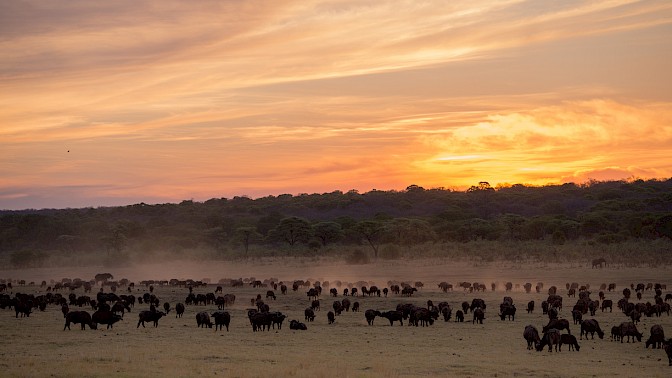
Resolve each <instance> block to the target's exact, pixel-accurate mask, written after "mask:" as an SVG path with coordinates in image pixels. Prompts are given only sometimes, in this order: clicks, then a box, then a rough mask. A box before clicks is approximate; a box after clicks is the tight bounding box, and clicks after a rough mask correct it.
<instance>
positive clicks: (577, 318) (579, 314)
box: [572, 310, 583, 324]
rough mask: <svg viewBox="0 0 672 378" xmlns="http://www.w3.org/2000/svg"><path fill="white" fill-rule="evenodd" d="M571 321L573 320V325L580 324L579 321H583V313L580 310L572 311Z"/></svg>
mask: <svg viewBox="0 0 672 378" xmlns="http://www.w3.org/2000/svg"><path fill="white" fill-rule="evenodd" d="M572 320H574V324H580V323H581V321H582V320H583V313H582V312H581V310H572Z"/></svg>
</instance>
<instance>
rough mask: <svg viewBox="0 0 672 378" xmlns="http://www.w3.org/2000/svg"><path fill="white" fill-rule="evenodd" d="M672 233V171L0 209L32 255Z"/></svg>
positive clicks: (15, 252)
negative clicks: (662, 175)
mask: <svg viewBox="0 0 672 378" xmlns="http://www.w3.org/2000/svg"><path fill="white" fill-rule="evenodd" d="M656 238H672V179H665V180H631V181H591V182H588V183H586V184H581V185H577V184H573V183H568V184H562V185H547V186H540V187H534V186H525V185H520V184H517V185H506V186H500V187H497V188H493V187H491V186H490V185H489V184H488V183H487V182H480V183H478V185H474V186H472V187H470V188H469V189H468V190H466V191H455V190H448V189H443V188H436V189H425V188H423V187H420V186H417V185H411V186H409V187H407V188H406V189H405V190H401V191H394V190H391V191H381V190H372V191H369V192H365V193H359V192H358V191H356V190H350V191H348V192H341V191H334V192H331V193H322V194H299V195H290V194H283V195H279V196H267V197H263V198H258V199H251V198H248V197H245V196H239V197H238V196H237V197H233V198H213V199H210V200H207V201H204V202H197V201H192V200H187V201H182V202H180V203H174V204H171V203H166V204H156V205H148V204H145V203H139V204H134V205H129V206H118V207H98V208H79V209H42V210H21V211H0V256H4V257H5V258H8V259H9V261H10V262H11V263H12V264H13V265H15V266H31V265H36V264H39V261H40V260H42V259H44V258H46V257H48V256H50V255H51V254H59V255H61V256H77V255H79V254H100V255H101V256H108V257H110V256H111V257H112V258H114V257H115V256H120V255H122V254H124V253H126V254H129V253H131V254H144V253H151V252H152V251H172V252H173V253H175V254H180V253H188V252H189V251H190V250H195V249H200V250H203V249H207V250H211V251H213V253H214V254H215V255H216V253H218V252H224V251H228V252H230V253H231V252H232V251H233V253H235V254H238V255H240V256H245V255H246V254H248V253H249V251H250V249H251V248H253V247H254V248H264V249H269V250H279V251H283V253H287V254H290V255H291V254H292V253H293V252H292V251H306V250H310V251H315V252H317V253H319V251H320V250H321V249H322V248H325V247H327V246H341V245H342V246H351V245H358V246H362V247H363V248H366V249H368V250H369V251H370V252H371V253H372V255H373V256H374V257H377V256H378V253H379V250H380V246H381V245H384V244H395V245H398V246H412V245H418V244H424V243H442V242H464V243H468V242H471V241H477V240H493V241H500V240H501V241H523V240H542V241H547V242H548V243H552V244H564V243H565V242H567V241H569V240H578V239H585V240H589V241H591V242H594V243H604V244H611V243H621V242H624V241H627V240H633V239H656Z"/></svg>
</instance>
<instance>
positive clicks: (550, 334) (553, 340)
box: [537, 328, 561, 352]
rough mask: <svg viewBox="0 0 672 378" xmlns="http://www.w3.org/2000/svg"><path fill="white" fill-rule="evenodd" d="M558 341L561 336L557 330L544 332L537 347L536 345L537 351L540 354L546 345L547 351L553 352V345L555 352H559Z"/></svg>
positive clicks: (552, 329)
mask: <svg viewBox="0 0 672 378" xmlns="http://www.w3.org/2000/svg"><path fill="white" fill-rule="evenodd" d="M560 339H561V336H560V331H559V330H557V329H555V328H551V329H548V330H546V332H544V336H543V337H542V338H541V342H540V343H539V345H537V351H538V352H541V351H542V350H544V347H545V346H546V345H548V351H549V352H553V345H555V351H556V352H559V351H560Z"/></svg>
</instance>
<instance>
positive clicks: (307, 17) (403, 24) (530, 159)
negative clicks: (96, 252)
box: [0, 0, 672, 209]
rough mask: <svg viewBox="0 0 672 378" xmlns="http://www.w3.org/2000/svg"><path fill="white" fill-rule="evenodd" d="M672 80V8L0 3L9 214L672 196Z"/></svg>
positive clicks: (0, 166)
mask: <svg viewBox="0 0 672 378" xmlns="http://www.w3.org/2000/svg"><path fill="white" fill-rule="evenodd" d="M671 67H672V2H670V1H641V2H640V1H506V0H496V1H494V0H493V1H479V0H465V1H459V0H458V1H443V0H424V1H423V0H399V1H380V0H334V1H322V0H296V1H289V0H288V1H283V0H265V1H264V0H258V1H257V0H250V1H248V0H230V1H198V2H186V1H165V0H160V1H159V0H157V1H89V0H74V1H43V0H29V1H21V2H19V1H3V2H0V209H23V208H44V207H54V208H63V207H84V206H105V205H123V204H133V203H138V202H146V203H163V202H179V201H181V200H183V199H194V200H206V199H209V198H213V197H217V198H219V197H228V198H231V197H233V196H242V195H247V196H250V197H252V198H256V197H262V196H266V195H277V194H282V193H290V194H298V193H323V192H331V191H334V190H343V191H347V190H350V189H358V190H360V191H369V190H371V189H374V188H375V189H380V190H390V189H403V188H405V187H407V186H408V185H411V184H416V185H420V186H423V187H426V188H432V187H446V188H457V189H464V188H466V187H469V186H470V185H474V184H476V183H478V182H479V181H488V182H490V183H491V184H492V185H493V186H495V185H497V184H503V183H510V184H514V183H523V184H534V185H544V184H548V183H561V182H568V181H573V182H585V181H586V180H588V179H598V180H609V179H625V178H631V177H637V178H644V179H647V178H668V177H672V152H671V151H672V106H671V104H672V74H671V72H672V68H671ZM68 151H69V152H68Z"/></svg>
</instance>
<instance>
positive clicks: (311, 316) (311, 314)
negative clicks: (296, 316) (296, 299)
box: [303, 308, 315, 322]
mask: <svg viewBox="0 0 672 378" xmlns="http://www.w3.org/2000/svg"><path fill="white" fill-rule="evenodd" d="M303 315H304V318H305V320H307V321H309V322H312V321H313V320H315V311H313V309H312V308H307V309H305V310H303Z"/></svg>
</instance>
